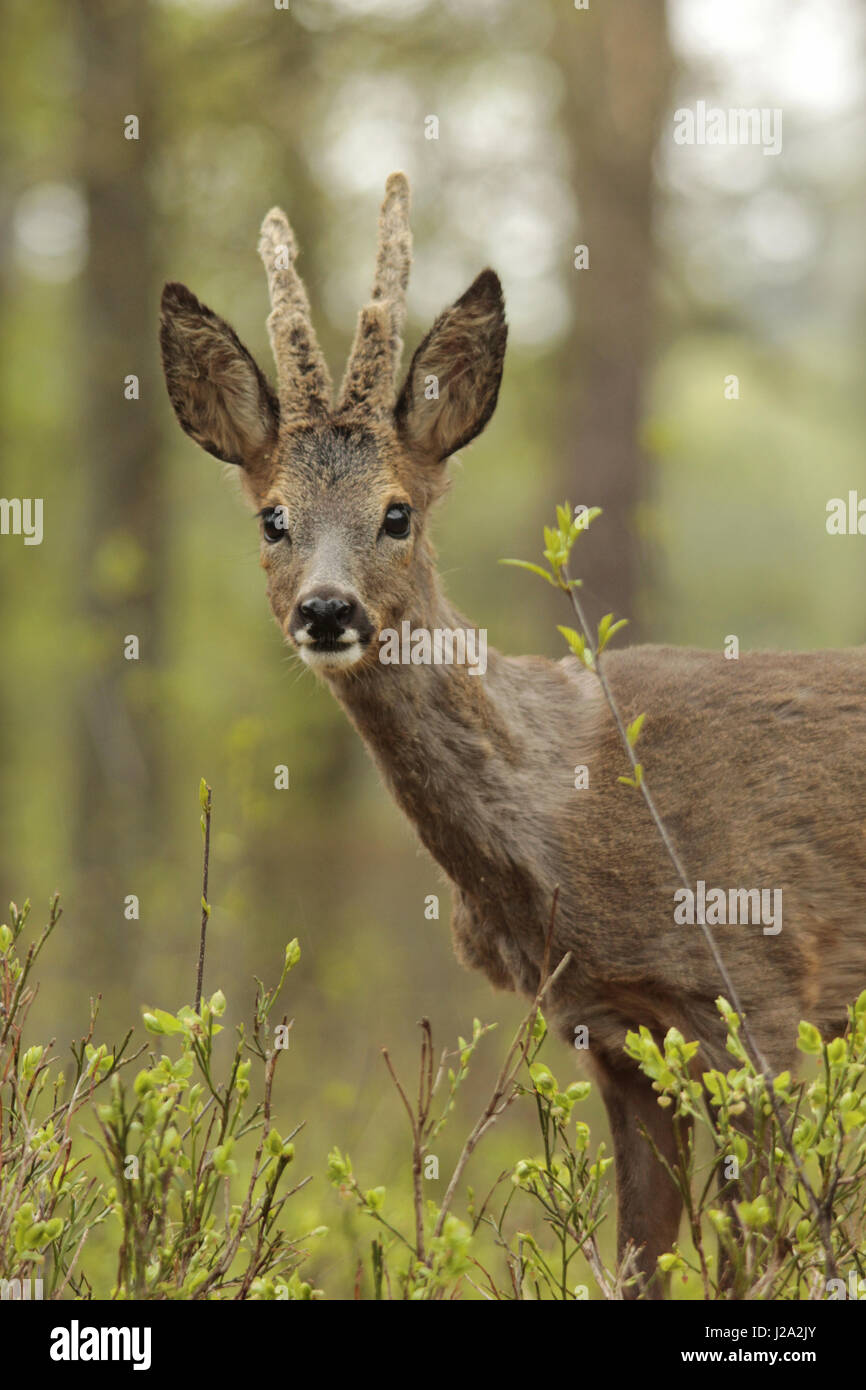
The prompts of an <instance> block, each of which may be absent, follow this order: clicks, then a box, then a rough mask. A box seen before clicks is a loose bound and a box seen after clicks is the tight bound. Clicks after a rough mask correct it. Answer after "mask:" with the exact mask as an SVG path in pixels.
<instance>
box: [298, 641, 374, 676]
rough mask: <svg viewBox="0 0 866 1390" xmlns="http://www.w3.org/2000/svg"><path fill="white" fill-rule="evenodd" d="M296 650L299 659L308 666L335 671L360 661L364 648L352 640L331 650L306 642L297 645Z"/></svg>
mask: <svg viewBox="0 0 866 1390" xmlns="http://www.w3.org/2000/svg"><path fill="white" fill-rule="evenodd" d="M298 650H299V651H300V654H301V660H302V661H305V662H306V663H307V665H308V666H312V667H314V668H317V669H318V670H320V671H328V670H331V671H337V670H339V669H340V668H341V667H346V666H354V665H355V662H356V661H360V659H361V656H362V655H363V651H364V648H363V647H362V646H361V643H360V642H352V643H350V644H349V645H348V646H346V647H337V648H336V649H335V650H332V651H322V650H321V649H319V648H317V647H312V646H307V645H306V644H303V645H301V646H299V648H298Z"/></svg>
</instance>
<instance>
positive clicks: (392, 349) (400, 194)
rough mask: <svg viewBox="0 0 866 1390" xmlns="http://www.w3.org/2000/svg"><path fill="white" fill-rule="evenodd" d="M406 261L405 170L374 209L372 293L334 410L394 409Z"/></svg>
mask: <svg viewBox="0 0 866 1390" xmlns="http://www.w3.org/2000/svg"><path fill="white" fill-rule="evenodd" d="M411 261H412V233H411V231H410V230H409V182H408V180H407V178H406V175H405V174H400V173H397V174H391V175H390V177H389V179H388V182H387V183H386V185H385V200H384V202H383V203H382V211H381V213H380V214H379V249H378V252H377V254H376V274H375V277H374V279H373V293H372V296H371V302H370V303H369V304H367V305H366V306H365V307H364V308H363V309H362V310H361V313H360V315H359V316H358V328H357V331H356V333H355V341H354V343H353V344H352V351H351V352H350V354H349V361H348V363H347V366H346V372H345V375H344V377H343V384H342V386H341V387H340V399H339V401H338V403H337V413H338V414H341V415H344V416H345V415H353V414H356V413H363V414H364V415H365V416H370V415H383V414H386V413H388V412H390V411H391V410H392V409H393V406H394V398H395V385H396V381H395V378H396V375H397V368H398V366H399V364H400V355H401V353H402V351H403V342H402V339H401V337H400V333H401V331H402V328H403V321H404V319H405V317H406V286H407V285H408V283H409V266H410V264H411Z"/></svg>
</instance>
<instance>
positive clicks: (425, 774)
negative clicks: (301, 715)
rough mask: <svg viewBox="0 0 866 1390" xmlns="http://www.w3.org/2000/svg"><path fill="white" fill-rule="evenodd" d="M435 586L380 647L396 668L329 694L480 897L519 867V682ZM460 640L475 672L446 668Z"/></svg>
mask: <svg viewBox="0 0 866 1390" xmlns="http://www.w3.org/2000/svg"><path fill="white" fill-rule="evenodd" d="M427 580H428V582H427V583H426V584H425V585H424V586H423V588H422V591H421V593H420V595H419V596H418V597H416V600H415V603H414V605H413V606H412V607H411V608H410V610H409V612H408V613H407V614H406V615H405V618H404V620H403V621H402V622H401V624H400V625H399V627H398V628H397V629H394V630H393V631H394V637H393V638H391V637H388V638H387V639H386V641H385V642H380V644H379V645H380V646H381V647H382V651H381V652H380V653H379V655H380V656H382V657H386V658H387V657H393V656H395V655H396V656H397V658H398V659H397V660H393V659H383V660H378V659H377V660H376V661H371V662H370V663H369V664H368V665H366V666H365V667H364V668H363V669H362V670H361V671H360V672H357V673H351V674H350V675H347V676H346V677H337V678H333V679H332V680H331V685H332V687H333V689H334V692H335V694H336V695H337V698H338V699H339V700H340V702H341V703H342V704H343V706H344V707H345V709H346V710H347V713H348V714H349V717H350V718H351V720H352V722H353V723H354V724H355V726H356V728H357V729H358V731H359V733H360V734H361V736H362V738H363V739H364V741H365V743H366V744H367V745H368V747H369V748H370V750H371V752H372V754H373V757H374V758H375V760H376V762H377V764H378V765H379V767H380V769H381V771H382V772H383V774H384V777H385V779H386V781H387V782H388V784H389V786H390V788H391V790H392V792H393V794H394V796H395V798H396V800H397V802H398V803H399V805H400V806H401V808H402V809H403V811H404V812H405V814H406V815H407V816H408V817H409V818H410V820H412V821H413V823H414V824H415V826H416V828H417V830H418V833H419V835H420V837H421V839H422V841H423V842H424V844H425V845H426V846H427V848H428V849H429V850H430V852H431V854H432V855H433V856H434V858H435V859H437V860H438V862H439V863H440V864H441V865H442V866H443V868H444V869H445V870H446V871H447V872H448V873H449V875H450V876H451V878H453V879H454V880H455V882H457V883H458V885H459V886H460V887H461V888H463V889H464V890H465V891H466V892H468V893H473V894H475V895H477V893H478V885H479V881H483V879H484V876H485V875H488V876H490V877H491V878H492V877H494V876H497V875H499V877H500V881H501V875H502V873H503V872H504V871H505V868H506V866H507V869H508V874H509V875H510V874H513V871H514V864H515V858H516V857H517V856H518V846H517V843H516V842H517V840H518V839H519V836H518V833H517V827H516V825H515V817H514V814H513V806H514V788H515V779H516V777H517V776H519V772H520V770H521V768H522V765H523V763H524V760H525V753H526V750H525V747H524V739H523V735H522V732H521V719H520V712H519V709H517V710H515V709H514V708H513V704H514V698H515V682H514V676H513V673H509V675H508V676H507V677H506V671H505V668H506V667H508V666H510V665H512V663H510V662H508V661H507V659H505V658H503V657H501V656H500V655H499V653H498V652H496V651H493V650H492V649H490V648H487V646H486V632H484V631H483V630H481V631H479V629H477V628H475V627H474V626H473V625H472V624H470V623H467V621H466V619H465V618H463V617H462V615H461V614H460V613H458V612H457V610H456V609H455V608H454V607H453V606H452V605H451V604H450V603H449V602H448V600H447V599H446V598H445V596H444V595H443V594H442V592H441V589H440V586H439V583H438V578H437V577H436V575H435V572H434V573H431V574H430V575H429V576H427ZM416 592H417V591H416ZM458 633H461V634H465V642H466V655H467V660H465V661H463V662H462V663H461V662H459V661H450V662H449V661H448V660H447V657H448V655H449V650H450V654H451V655H455V654H456V655H459V652H460V648H461V643H460V641H459V640H455V641H454V642H453V645H452V646H451V647H450V649H449V643H448V637H447V634H458ZM419 634H429V640H428V639H427V638H425V637H424V636H419ZM437 634H442V637H441V639H440V641H439V642H437ZM386 645H387V651H386ZM437 657H441V658H442V659H437ZM482 667H483V671H482ZM509 703H510V705H511V708H510V710H509V709H508V705H509ZM509 716H510V717H509ZM505 808H508V810H509V811H510V814H508V815H504V814H503V812H504V809H505ZM512 837H513V839H514V841H515V843H512Z"/></svg>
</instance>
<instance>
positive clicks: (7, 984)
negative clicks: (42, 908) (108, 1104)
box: [0, 896, 129, 1298]
mask: <svg viewBox="0 0 866 1390" xmlns="http://www.w3.org/2000/svg"><path fill="white" fill-rule="evenodd" d="M9 913H10V923H11V924H10V925H6V924H4V925H3V926H2V927H0V1081H2V1089H0V1278H2V1279H5V1280H9V1281H11V1280H16V1279H18V1280H29V1279H40V1280H41V1281H42V1286H43V1287H42V1292H43V1296H44V1297H46V1298H56V1297H60V1296H61V1295H62V1294H64V1293H65V1292H66V1291H67V1290H68V1291H69V1292H71V1293H73V1294H78V1295H83V1293H84V1292H85V1291H86V1288H87V1284H86V1281H85V1280H84V1279H83V1276H82V1274H81V1272H80V1268H79V1256H80V1254H81V1250H82V1248H83V1245H84V1243H85V1241H86V1239H87V1236H88V1235H89V1233H90V1232H91V1231H92V1230H93V1229H94V1228H95V1227H97V1226H99V1225H100V1224H101V1223H102V1222H103V1221H105V1219H106V1217H107V1216H108V1214H109V1211H110V1204H109V1202H108V1199H107V1196H106V1193H105V1191H104V1189H103V1186H102V1184H101V1183H100V1182H99V1181H98V1179H97V1178H96V1177H95V1176H94V1175H93V1173H92V1172H90V1171H88V1169H87V1167H86V1166H85V1161H84V1160H82V1157H81V1155H80V1154H79V1152H78V1150H77V1149H76V1148H75V1137H76V1133H75V1128H74V1124H73V1122H74V1120H75V1119H76V1117H77V1116H78V1114H79V1112H80V1111H81V1110H82V1109H83V1108H84V1107H86V1106H88V1105H89V1104H90V1101H91V1099H92V1097H93V1095H94V1094H95V1092H96V1091H97V1090H98V1089H99V1088H100V1087H102V1086H104V1085H105V1084H106V1082H113V1081H115V1080H116V1078H117V1076H118V1072H119V1070H120V1068H121V1066H123V1065H125V1062H124V1061H123V1060H122V1059H123V1053H124V1052H125V1050H126V1047H127V1045H128V1043H129V1035H127V1037H126V1038H125V1039H124V1040H123V1042H122V1043H121V1045H120V1046H119V1047H117V1048H114V1049H112V1050H109V1049H107V1048H106V1047H105V1046H100V1047H94V1045H93V1042H92V1038H93V1031H94V1025H95V1022H96V1007H95V1006H93V1008H92V1010H91V1017H90V1027H89V1029H88V1032H87V1034H86V1035H85V1036H84V1037H83V1038H82V1039H81V1040H80V1042H78V1043H77V1044H74V1045H73V1047H72V1061H71V1064H68V1065H67V1068H66V1069H65V1070H64V1069H62V1068H61V1067H60V1065H59V1063H58V1061H57V1059H56V1057H55V1052H54V1044H53V1042H49V1043H47V1044H40V1043H36V1044H33V1045H31V1046H30V1047H27V1048H24V1047H23V1044H22V1035H23V1031H24V1027H25V1024H26V1020H27V1016H28V1014H29V1012H30V1008H31V1006H32V1004H33V1000H34V998H35V994H36V986H35V984H33V983H32V972H33V967H34V965H35V963H36V961H37V960H38V959H39V957H40V955H41V953H42V950H43V947H44V946H45V944H46V942H47V941H48V939H49V937H50V936H51V935H52V933H53V931H54V929H55V927H56V926H57V924H58V922H59V921H60V917H61V908H60V902H59V899H58V898H57V897H56V896H55V897H54V898H52V900H51V903H50V905H49V916H48V921H47V923H46V925H45V926H44V927H43V929H42V932H41V933H40V934H39V936H38V937H36V938H35V940H32V941H30V943H29V944H26V937H27V930H26V928H27V922H28V918H29V915H30V903H29V901H28V902H25V904H24V906H23V908H22V909H21V910H20V911H19V909H18V908H17V907H16V905H15V904H14V903H11V904H10V908H9ZM128 1060H129V1059H128Z"/></svg>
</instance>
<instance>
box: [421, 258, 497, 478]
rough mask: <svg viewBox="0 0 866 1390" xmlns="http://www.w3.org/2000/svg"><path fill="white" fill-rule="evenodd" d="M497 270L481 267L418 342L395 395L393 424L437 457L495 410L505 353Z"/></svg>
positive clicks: (463, 440) (461, 442) (458, 443)
mask: <svg viewBox="0 0 866 1390" xmlns="http://www.w3.org/2000/svg"><path fill="white" fill-rule="evenodd" d="M507 336H508V329H507V327H506V323H505V303H504V301H503V298H502V286H501V285H500V283H499V276H498V275H496V274H495V272H494V271H492V270H482V272H481V274H480V275H479V276H478V278H477V279H476V280H474V281H473V282H472V284H471V285H470V286H469V289H468V290H467V291H466V293H465V294H464V295H461V297H460V298H459V299H458V300H457V302H456V304H452V306H451V308H450V309H446V310H445V312H444V313H442V314H440V315H439V317H438V319H437V320H436V322H435V323H434V325H433V327H432V328H431V329H430V332H429V333H428V334H427V337H426V338H425V339H424V341H423V342H422V343H421V345H420V347H419V348H418V350H417V352H416V353H415V356H414V357H413V358H412V365H411V367H410V368H409V373H408V375H407V377H406V380H405V382H404V384H403V389H402V391H401V392H400V395H399V397H398V400H397V406H396V409H395V419H396V423H397V428H398V430H399V432H400V434H401V435H402V437H403V438H404V439H405V441H406V443H407V444H408V445H409V446H410V447H415V448H417V449H419V450H421V451H423V452H424V453H426V454H427V455H428V456H430V457H432V458H433V459H434V460H435V461H436V462H439V461H441V460H442V459H446V458H448V456H449V454H453V453H455V452H456V450H457V449H462V448H463V446H464V445H466V444H468V443H469V442H470V440H472V439H474V438H475V436H476V435H477V434H480V433H481V431H482V430H483V429H484V426H485V425H486V424H487V421H488V420H489V419H490V417H491V415H492V414H493V410H494V407H495V405H496V397H497V396H498V394H499V383H500V381H501V380H502V364H503V361H504V358H505V340H506V337H507Z"/></svg>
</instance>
